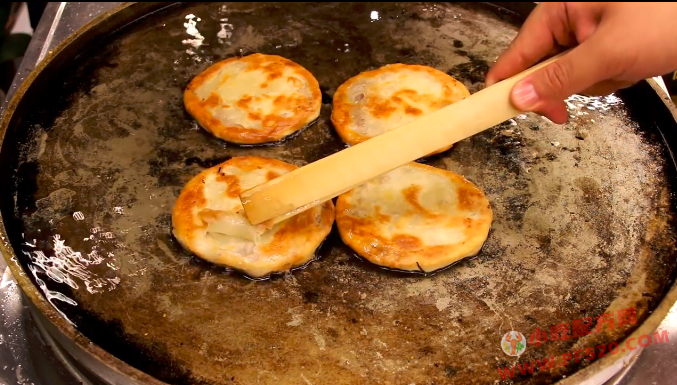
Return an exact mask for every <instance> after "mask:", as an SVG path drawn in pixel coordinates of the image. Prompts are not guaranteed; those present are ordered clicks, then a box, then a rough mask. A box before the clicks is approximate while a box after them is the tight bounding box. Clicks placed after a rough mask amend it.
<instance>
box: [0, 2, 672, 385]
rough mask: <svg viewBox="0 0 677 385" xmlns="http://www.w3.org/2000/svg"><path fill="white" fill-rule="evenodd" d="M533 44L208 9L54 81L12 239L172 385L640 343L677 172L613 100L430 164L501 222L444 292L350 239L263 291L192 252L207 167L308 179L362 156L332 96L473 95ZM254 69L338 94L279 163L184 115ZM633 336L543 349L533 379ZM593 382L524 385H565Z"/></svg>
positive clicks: (389, 11) (444, 284) (506, 128)
mask: <svg viewBox="0 0 677 385" xmlns="http://www.w3.org/2000/svg"><path fill="white" fill-rule="evenodd" d="M191 15H192V16H191ZM198 19H199V20H198ZM191 23H195V25H194V27H195V28H196V29H197V30H198V31H199V35H196V34H195V33H193V34H192V35H191V34H189V33H188V32H194V31H192V30H191V28H190V26H191ZM518 23H519V20H518V19H517V18H515V16H514V15H511V14H508V13H505V12H503V11H500V10H498V9H496V8H491V7H489V6H485V5H474V4H450V3H442V4H439V3H438V4H428V3H407V4H401V3H379V4H370V3H346V4H339V3H318V4H312V5H309V4H298V3H290V4H270V3H237V4H226V5H224V4H195V5H192V4H191V5H182V6H181V7H174V8H171V9H168V10H165V11H163V12H161V13H159V14H154V15H151V16H149V17H147V18H145V19H143V20H141V21H140V22H138V23H136V24H133V25H130V26H128V27H126V28H124V29H123V30H122V31H120V32H119V33H117V34H116V35H115V36H114V37H112V38H111V39H108V40H102V41H97V42H96V44H95V45H96V46H95V47H92V48H91V49H90V50H89V51H86V52H84V51H83V54H82V55H81V57H80V58H79V59H77V60H75V61H73V62H71V63H70V65H69V66H68V67H67V68H66V67H64V68H63V71H62V72H60V77H58V78H56V77H55V78H54V79H52V82H53V83H44V80H43V85H42V87H43V88H42V90H43V91H45V90H50V94H49V98H46V99H41V100H42V103H41V104H40V108H36V109H35V111H33V112H32V113H31V114H30V115H25V117H24V118H23V119H24V120H23V121H20V122H19V123H17V125H18V127H17V128H16V129H15V130H14V131H13V135H14V136H15V137H16V146H13V147H12V146H9V147H8V145H7V144H6V143H5V148H3V160H7V159H9V160H10V161H12V163H11V165H12V167H11V169H12V170H16V171H15V172H14V174H13V181H12V182H13V184H12V188H13V197H9V199H8V197H7V195H6V194H5V195H6V196H5V201H3V215H4V217H3V219H4V221H5V224H6V226H7V228H8V231H9V234H10V237H11V241H12V244H13V245H14V247H15V248H16V249H17V254H18V255H19V260H20V262H21V263H22V264H23V265H24V266H25V267H27V266H29V265H31V266H33V267H34V268H36V269H37V273H36V276H37V277H38V278H40V279H41V280H43V281H44V282H45V285H46V286H45V287H44V288H43V289H44V290H52V291H48V292H47V294H49V296H50V298H51V301H52V303H54V304H55V305H57V306H58V308H59V309H60V310H61V311H63V312H64V313H65V315H66V316H67V317H68V318H69V319H70V320H72V321H73V322H74V323H75V324H76V325H77V327H78V328H79V329H80V330H81V331H82V332H83V333H84V334H85V335H86V336H87V337H89V338H90V339H91V340H92V341H94V342H95V343H97V344H98V345H100V346H101V347H103V348H104V349H107V350H108V351H110V352H111V353H113V354H114V355H116V356H117V357H119V358H120V359H122V360H124V361H125V362H127V363H129V364H130V365H132V366H134V367H136V368H139V369H141V370H143V371H145V372H147V373H149V374H151V375H153V376H155V377H156V378H158V379H160V380H162V381H165V382H167V383H172V384H188V383H199V384H233V383H235V384H250V383H270V384H273V383H274V384H287V383H288V384H297V383H312V384H325V383H331V384H362V383H364V384H393V383H398V384H399V383H402V384H409V383H416V384H433V383H436V384H440V383H477V384H493V383H495V382H496V381H497V380H500V377H499V376H498V374H497V368H502V367H504V366H507V365H512V364H513V363H514V362H515V360H514V359H513V358H511V357H508V356H507V355H505V354H504V353H503V351H502V350H501V347H500V341H501V338H502V336H503V335H504V334H505V333H506V332H508V331H510V330H516V331H519V332H521V333H522V334H524V335H527V336H528V335H529V334H530V333H531V332H532V331H533V330H535V329H536V328H542V329H547V328H549V327H550V326H551V325H556V324H560V323H570V322H572V321H573V320H576V319H582V318H586V317H592V318H593V319H594V317H599V316H600V315H601V314H602V313H604V312H605V311H610V312H615V311H616V310H618V309H621V308H627V307H631V306H634V307H636V308H637V311H638V318H639V319H638V320H639V322H641V321H642V320H643V319H644V318H645V317H646V316H647V314H648V311H649V310H650V309H652V308H653V306H655V305H656V303H657V299H658V298H660V297H661V295H662V294H663V291H664V289H665V287H666V285H667V284H668V282H669V280H670V279H671V274H672V272H673V271H674V268H675V239H674V234H675V226H674V223H673V218H674V209H675V207H674V202H673V201H672V200H671V197H670V193H671V191H675V190H674V187H675V185H674V183H673V182H674V165H673V164H671V163H670V162H669V161H668V159H669V158H668V154H667V152H666V151H667V150H666V148H665V147H664V145H663V143H662V141H661V138H660V135H658V134H657V133H656V127H654V126H652V125H651V123H650V120H649V119H650V118H649V117H648V116H647V115H642V114H641V113H640V114H639V115H636V116H635V115H632V116H630V115H629V113H628V108H629V106H626V105H624V103H622V102H621V101H620V100H618V99H615V98H606V99H583V98H579V99H576V100H572V101H571V102H570V106H569V107H570V112H571V115H572V120H571V122H570V123H568V124H566V125H564V126H555V125H553V124H551V123H549V122H547V121H545V120H543V119H541V118H539V117H537V116H533V115H528V116H522V117H520V118H518V119H516V120H514V121H509V122H506V123H504V124H501V125H499V126H497V127H495V128H493V129H492V130H488V131H486V132H483V133H481V134H480V135H477V136H474V137H472V138H469V139H467V140H464V141H462V142H460V143H458V144H456V145H455V146H454V147H453V148H452V149H450V150H449V151H447V152H445V153H444V154H441V155H438V156H435V157H431V158H429V159H425V160H423V161H425V162H426V163H428V164H431V165H433V166H437V167H443V168H446V169H449V170H452V171H455V172H457V173H459V174H461V175H463V176H465V177H466V178H468V179H469V180H471V181H472V182H473V183H475V184H476V185H478V186H479V187H480V188H482V189H483V190H484V191H485V192H486V194H487V197H488V198H489V200H490V202H491V204H492V207H493V209H494V223H493V226H492V231H491V234H490V237H489V239H488V240H487V242H486V244H485V246H484V248H483V249H482V252H481V253H480V254H479V255H478V256H476V257H475V258H472V259H468V260H464V261H461V262H460V263H459V264H457V265H455V266H453V267H452V268H450V269H447V270H445V271H443V272H439V273H437V274H435V275H434V276H432V277H421V276H412V275H407V276H402V274H398V273H391V272H385V271H383V270H381V269H377V268H374V267H373V266H368V265H367V264H365V263H364V262H361V261H359V260H357V258H355V257H354V256H353V253H352V251H351V250H350V249H349V248H348V247H346V246H345V245H344V244H343V243H341V242H340V237H339V236H338V234H337V233H336V230H334V232H332V234H331V235H330V236H329V238H328V239H327V240H326V242H325V244H324V245H323V247H322V249H321V250H320V252H319V254H318V257H319V258H318V260H316V261H314V262H312V263H310V264H309V265H308V266H307V267H305V268H304V269H300V270H297V271H294V272H292V273H290V274H285V275H283V276H281V277H274V278H272V279H270V280H267V281H261V282H253V281H250V280H247V279H245V278H243V277H242V276H241V275H239V274H238V273H236V272H232V271H228V269H224V268H220V267H216V266H214V265H211V264H209V263H206V262H204V261H201V260H199V259H196V258H195V257H193V256H191V254H190V253H188V252H187V251H185V250H183V249H182V248H181V247H180V245H179V244H178V243H177V242H176V241H175V240H174V239H173V238H172V236H171V216H170V213H171V209H172V206H173V204H174V201H175V199H176V197H177V196H178V194H179V192H180V190H181V188H182V187H183V185H184V183H186V182H187V181H188V180H190V179H191V178H192V177H193V176H194V175H195V174H197V173H198V172H199V171H200V170H201V169H202V168H204V167H209V166H211V165H213V164H217V162H220V161H221V160H226V159H228V158H229V157H233V156H240V155H256V156H264V157H273V158H277V159H281V160H284V161H287V162H290V163H293V164H296V165H299V166H301V165H304V164H306V163H308V162H312V161H314V160H316V159H319V158H322V157H324V156H327V155H329V154H332V153H334V152H336V151H339V150H340V149H342V148H344V145H343V143H341V141H340V140H339V138H338V135H337V134H336V133H335V132H334V130H333V127H332V126H331V124H330V120H329V116H330V113H331V104H330V101H331V99H330V98H331V96H332V95H333V93H334V92H335V90H336V88H337V87H338V86H339V85H340V84H341V83H342V82H344V81H345V80H347V79H348V78H350V77H352V76H354V75H357V74H358V73H360V72H362V71H366V70H371V69H375V68H377V67H379V66H381V65H385V64H389V63H395V62H405V63H416V64H427V65H431V66H434V67H435V68H438V69H439V70H442V71H445V72H447V73H450V74H452V75H453V76H456V77H458V79H459V80H461V81H462V82H464V83H465V84H466V85H467V86H468V88H469V89H470V90H471V91H472V92H476V91H478V90H479V89H480V88H481V87H482V76H483V72H484V71H486V69H487V68H488V64H489V62H491V61H492V60H493V59H495V57H496V56H497V55H498V53H499V52H501V51H502V50H503V49H504V48H505V47H507V45H508V44H509V42H510V41H511V39H512V38H513V37H514V36H515V35H516V33H517V25H518ZM253 52H263V53H270V54H277V55H281V56H284V57H287V58H289V59H291V60H293V61H296V62H297V63H299V64H301V65H303V66H304V67H305V68H307V69H308V70H309V71H310V72H311V73H313V74H314V75H315V77H316V78H317V79H318V81H319V83H320V85H321V87H322V91H323V96H324V97H323V106H322V112H321V116H320V118H319V119H318V120H317V122H315V123H314V124H313V125H311V126H310V127H308V128H307V129H305V130H303V131H302V132H300V133H299V135H297V136H294V137H293V138H291V139H289V140H287V141H285V142H284V143H281V144H279V145H276V146H265V147H252V148H241V147H237V146H233V145H230V144H228V143H225V142H224V141H221V140H218V139H216V138H214V137H212V136H211V135H209V134H208V133H206V132H205V131H204V130H202V129H200V128H199V127H198V126H197V125H196V123H195V121H194V120H193V119H191V117H190V116H189V115H188V114H187V113H186V111H185V109H184V108H183V103H182V93H183V89H184V87H185V86H186V85H187V84H188V82H189V81H190V80H191V79H192V77H193V76H195V75H196V74H198V73H200V72H201V71H202V70H204V69H205V68H206V67H207V66H209V65H211V64H213V63H214V62H216V61H219V60H222V59H225V58H227V57H231V56H234V55H246V54H248V53H253ZM45 84H46V85H45ZM50 84H51V85H50ZM633 92H647V91H641V90H635V91H630V94H631V95H632V93H633ZM45 95H46V94H45ZM534 128H537V129H534ZM581 138H583V139H582V140H581ZM6 150H7V151H6ZM12 151H13V152H14V153H15V154H16V157H17V158H18V160H17V159H14V160H12V158H11V157H10V155H9V154H12ZM6 167H10V166H9V165H8V166H6ZM5 182H7V180H5ZM5 191H7V190H5ZM12 198H13V200H12ZM8 207H10V208H11V209H9V210H8ZM22 252H23V253H22ZM24 253H25V254H24ZM27 273H28V274H31V273H30V272H29V271H28V270H27ZM47 273H49V275H47ZM57 291H58V292H59V293H62V295H65V296H67V297H68V298H70V300H71V301H75V302H77V306H74V305H70V304H68V303H66V302H64V300H66V298H65V297H59V296H58V295H57V294H56V293H57ZM641 293H648V294H649V295H648V296H644V295H642V294H641ZM630 329H631V327H625V328H615V329H614V330H613V331H608V330H606V329H605V331H604V332H603V333H599V334H597V333H595V334H592V335H589V336H586V337H582V338H576V339H571V340H567V341H548V342H547V343H544V344H543V345H541V346H527V349H526V352H525V353H524V354H523V355H522V356H521V357H520V361H524V362H526V361H530V360H537V359H542V358H543V357H551V356H557V355H560V356H561V354H562V353H565V352H570V351H572V348H574V347H575V348H576V349H581V348H585V347H589V346H597V345H599V344H603V343H608V342H611V341H613V340H618V339H619V338H621V337H623V336H624V335H627V334H628V333H629V331H630ZM574 344H575V345H574ZM587 364H588V362H587V361H585V362H581V363H580V364H572V365H570V366H567V367H563V368H555V369H554V370H552V371H547V372H541V371H538V372H536V373H534V374H528V375H526V376H521V375H518V376H517V377H516V378H515V379H513V380H512V382H519V383H528V384H547V383H552V382H554V381H556V380H557V379H558V378H561V376H562V375H565V374H566V375H570V374H571V373H572V372H573V371H575V370H576V369H578V368H580V367H581V366H584V365H587Z"/></svg>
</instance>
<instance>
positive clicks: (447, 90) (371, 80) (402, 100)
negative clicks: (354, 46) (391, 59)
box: [331, 63, 470, 154]
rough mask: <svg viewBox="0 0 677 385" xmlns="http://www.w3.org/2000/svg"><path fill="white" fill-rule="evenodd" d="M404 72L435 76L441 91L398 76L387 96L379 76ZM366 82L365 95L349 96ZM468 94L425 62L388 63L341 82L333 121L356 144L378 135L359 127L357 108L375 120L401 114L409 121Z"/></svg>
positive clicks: (335, 100)
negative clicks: (430, 89)
mask: <svg viewBox="0 0 677 385" xmlns="http://www.w3.org/2000/svg"><path fill="white" fill-rule="evenodd" d="M405 72H407V73H410V74H418V75H427V76H428V77H429V78H430V79H434V80H435V81H436V82H438V83H439V85H440V86H441V88H442V92H441V94H438V95H434V94H432V93H430V92H426V91H427V90H426V89H425V85H424V84H421V83H419V84H417V83H416V82H415V81H412V82H407V81H406V80H405V81H402V79H398V81H399V83H400V84H397V85H396V91H395V92H392V93H390V94H389V95H387V97H384V94H383V93H381V92H378V91H382V84H385V82H384V81H382V80H380V79H382V78H383V77H386V76H389V75H397V74H403V73H405ZM365 84H366V85H367V87H365V89H364V90H363V91H362V92H360V94H362V95H363V96H362V97H359V98H358V99H359V100H356V99H355V98H351V97H350V95H349V94H350V92H351V89H352V88H353V87H355V86H356V85H365ZM468 95H470V92H469V91H468V89H467V88H466V87H465V86H464V85H463V84H462V83H461V82H459V81H458V80H456V79H454V78H453V77H451V76H449V75H447V74H445V73H444V72H442V71H439V70H437V69H435V68H432V67H428V66H422V65H409V64H399V63H398V64H389V65H386V66H383V67H381V68H378V69H376V70H373V71H367V72H362V73H360V74H359V75H357V76H354V77H352V78H350V79H348V80H347V81H346V82H345V83H343V84H341V86H340V87H339V88H338V89H337V90H336V93H335V94H334V100H333V110H332V115H331V121H332V123H333V124H334V127H335V128H336V131H337V132H338V134H339V136H340V137H341V139H342V140H343V141H344V142H345V143H347V144H349V145H356V144H358V143H361V142H363V141H365V140H367V139H370V138H372V137H374V136H375V135H365V134H364V133H360V132H359V130H358V129H356V125H359V124H362V123H361V122H356V120H355V119H354V115H355V114H356V113H358V110H362V111H361V113H362V114H363V115H369V118H370V119H372V121H386V120H388V119H389V118H390V117H392V116H393V115H395V114H399V115H400V116H402V117H403V119H404V120H405V121H407V122H408V121H410V120H413V119H416V118H419V117H421V116H423V115H425V114H426V113H430V112H433V111H436V110H438V109H440V108H442V107H444V106H447V105H449V104H452V103H455V102H457V101H459V100H461V99H463V98H465V97H467V96H468ZM363 119H364V118H363ZM384 124H385V125H387V126H388V127H387V130H391V129H394V128H396V127H397V126H390V125H389V123H384ZM449 148H451V146H446V147H444V148H442V149H440V150H438V151H436V152H435V153H434V154H437V153H440V152H443V151H446V150H448V149H449Z"/></svg>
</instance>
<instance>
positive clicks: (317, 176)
mask: <svg viewBox="0 0 677 385" xmlns="http://www.w3.org/2000/svg"><path fill="white" fill-rule="evenodd" d="M562 55H564V53H562V54H560V55H557V56H555V57H553V58H551V59H549V60H547V61H544V62H542V63H540V64H538V65H536V66H534V67H532V68H530V69H528V70H526V71H524V72H521V73H519V74H517V75H515V76H513V77H512V78H509V79H506V80H503V81H502V82H499V83H496V84H494V85H492V86H491V87H487V88H485V89H483V90H481V91H479V92H477V93H475V94H472V95H470V96H469V97H467V98H465V99H463V100H461V101H458V102H456V103H454V104H451V105H449V106H447V107H444V108H442V109H440V110H438V111H436V112H434V113H431V114H428V115H426V116H424V117H422V118H419V119H417V120H415V121H413V122H411V123H408V124H405V125H402V126H400V127H398V128H396V129H394V130H391V131H388V132H386V133H384V134H381V135H379V136H376V137H373V138H371V139H369V140H367V141H365V142H362V143H360V144H358V145H356V146H353V147H349V148H346V149H345V150H342V151H339V152H337V153H335V154H333V155H330V156H328V157H326V158H323V159H320V160H318V161H316V162H313V163H310V164H308V165H306V166H303V167H301V168H299V169H297V170H294V171H292V172H290V173H288V174H285V175H283V176H281V177H279V178H276V179H273V180H271V181H269V182H267V183H264V184H262V185H259V186H257V187H254V188H252V189H250V190H247V191H244V192H243V193H242V194H241V195H240V199H241V201H242V206H243V207H244V210H245V213H246V215H247V218H248V219H249V221H250V222H251V223H252V224H254V225H257V224H260V223H263V222H266V221H270V222H268V223H269V224H274V223H277V222H280V221H282V220H284V219H287V218H289V217H291V216H293V215H296V214H299V213H301V212H303V211H305V210H308V209H310V208H312V207H314V206H316V205H318V204H321V203H323V202H326V201H328V200H330V199H332V198H334V197H336V196H338V195H340V194H343V193H344V192H346V191H349V190H351V189H353V188H354V187H355V186H358V185H360V184H362V183H364V182H367V181H369V180H371V179H372V178H375V177H377V176H379V175H382V174H385V173H387V172H388V171H391V170H394V169H396V168H398V167H400V166H403V165H405V164H407V163H409V162H413V161H415V160H416V159H419V158H422V157H424V156H426V155H428V154H430V153H432V152H435V151H437V150H438V149H440V148H442V147H445V146H449V145H451V144H453V143H456V142H458V141H460V140H463V139H465V138H467V137H469V136H472V135H475V134H477V133H479V132H481V131H484V130H486V129H488V128H490V127H493V126H495V125H497V124H499V123H501V122H504V121H506V120H508V119H510V118H513V117H515V116H517V115H519V114H520V111H518V110H517V109H515V108H514V107H513V105H512V103H511V102H510V91H511V89H512V88H513V86H514V85H515V83H517V82H518V81H519V80H521V79H522V78H524V77H525V76H527V75H528V74H529V73H531V72H533V71H535V70H537V69H539V68H542V67H544V66H546V65H548V64H551V63H552V62H554V61H555V60H558V59H559V58H560V57H561V56H562ZM477 167H482V165H480V164H478V165H477Z"/></svg>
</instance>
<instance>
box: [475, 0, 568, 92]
mask: <svg viewBox="0 0 677 385" xmlns="http://www.w3.org/2000/svg"><path fill="white" fill-rule="evenodd" d="M557 6H563V5H560V4H554V3H540V4H539V5H537V6H536V8H534V10H533V11H532V12H531V14H530V15H529V17H528V18H527V20H526V21H525V22H524V25H523V26H522V28H521V29H520V31H519V33H518V34H517V37H516V38H515V39H514V40H513V41H512V43H510V47H508V49H507V50H506V51H505V52H503V53H502V54H501V56H500V57H499V58H498V60H496V64H494V66H493V67H492V68H491V70H490V71H489V73H488V74H487V78H486V84H487V86H490V85H492V84H494V83H497V82H499V81H501V80H503V79H507V78H509V77H511V76H513V75H515V74H517V73H520V72H522V71H524V70H526V69H527V68H529V67H531V66H532V65H534V64H536V63H538V61H539V60H541V59H542V58H544V57H545V56H546V55H548V54H549V53H551V52H552V51H553V50H554V49H555V44H556V40H555V37H554V34H553V23H558V22H559V23H561V22H562V21H558V20H557V17H556V16H554V15H556V13H557V12H558V10H557V9H553V8H552V7H557Z"/></svg>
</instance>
